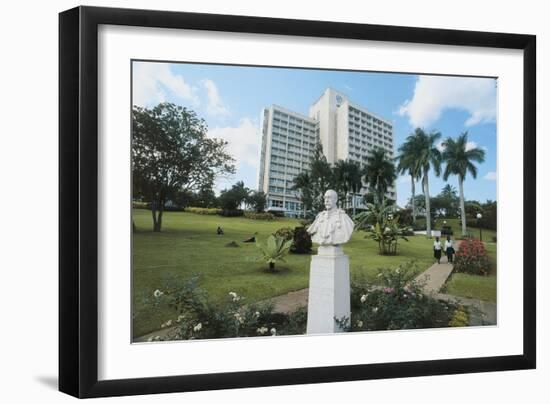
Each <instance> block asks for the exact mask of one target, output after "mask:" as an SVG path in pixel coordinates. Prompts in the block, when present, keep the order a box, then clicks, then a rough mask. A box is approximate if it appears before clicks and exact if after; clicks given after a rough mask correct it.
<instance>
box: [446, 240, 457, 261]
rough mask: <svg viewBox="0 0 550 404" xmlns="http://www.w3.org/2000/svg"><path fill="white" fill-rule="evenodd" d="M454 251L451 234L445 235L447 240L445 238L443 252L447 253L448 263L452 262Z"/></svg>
mask: <svg viewBox="0 0 550 404" xmlns="http://www.w3.org/2000/svg"><path fill="white" fill-rule="evenodd" d="M454 253H455V248H454V245H453V240H451V236H447V240H445V254H447V262H448V263H449V264H452V263H453V255H454Z"/></svg>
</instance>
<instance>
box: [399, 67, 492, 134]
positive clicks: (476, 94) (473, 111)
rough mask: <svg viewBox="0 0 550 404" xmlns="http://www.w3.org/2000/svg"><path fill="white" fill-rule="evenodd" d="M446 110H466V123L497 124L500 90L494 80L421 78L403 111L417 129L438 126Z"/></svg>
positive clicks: (400, 112)
mask: <svg viewBox="0 0 550 404" xmlns="http://www.w3.org/2000/svg"><path fill="white" fill-rule="evenodd" d="M446 109H459V110H465V111H467V112H468V113H469V114H470V115H469V117H468V119H467V120H466V122H464V124H465V125H466V126H473V125H476V124H478V123H484V122H493V121H494V120H495V117H496V88H495V81H494V80H493V79H483V78H472V77H445V76H420V77H418V80H417V81H416V85H415V88H414V94H413V97H412V99H410V100H407V101H405V102H404V103H403V105H401V107H400V108H399V112H398V113H399V115H401V116H408V118H409V122H410V124H411V125H412V126H414V127H427V126H430V125H431V124H433V123H435V122H436V121H437V120H438V119H439V118H440V116H441V114H442V113H443V111H445V110H446Z"/></svg>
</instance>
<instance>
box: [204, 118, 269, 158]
mask: <svg viewBox="0 0 550 404" xmlns="http://www.w3.org/2000/svg"><path fill="white" fill-rule="evenodd" d="M208 136H209V137H211V138H217V139H224V140H226V141H227V142H228V145H227V151H228V152H229V154H231V156H233V158H234V159H235V160H236V162H237V165H238V164H239V163H240V162H245V163H247V164H248V165H250V166H252V167H257V166H258V155H259V154H258V149H259V146H260V139H259V128H258V125H255V124H254V122H252V120H251V119H249V118H243V119H241V121H240V122H239V125H238V126H236V127H230V126H229V127H223V128H213V129H210V130H209V131H208Z"/></svg>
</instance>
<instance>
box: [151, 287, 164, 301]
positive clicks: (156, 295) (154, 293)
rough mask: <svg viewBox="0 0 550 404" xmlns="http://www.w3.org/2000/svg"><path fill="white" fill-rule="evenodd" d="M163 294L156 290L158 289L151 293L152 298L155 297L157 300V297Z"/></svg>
mask: <svg viewBox="0 0 550 404" xmlns="http://www.w3.org/2000/svg"><path fill="white" fill-rule="evenodd" d="M163 294H164V293H162V292H161V291H160V290H158V289H157V290H155V291H154V292H153V296H155V297H156V298H157V299H158V298H159V297H161V296H162V295H163Z"/></svg>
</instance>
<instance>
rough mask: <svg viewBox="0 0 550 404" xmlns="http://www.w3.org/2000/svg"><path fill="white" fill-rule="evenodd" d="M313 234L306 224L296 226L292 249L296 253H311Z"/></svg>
mask: <svg viewBox="0 0 550 404" xmlns="http://www.w3.org/2000/svg"><path fill="white" fill-rule="evenodd" d="M311 246H312V243H311V236H310V235H309V233H308V232H307V230H306V228H305V227H304V226H296V227H295V228H294V234H293V236H292V247H290V251H291V252H292V253H294V254H309V253H310V252H311Z"/></svg>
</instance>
